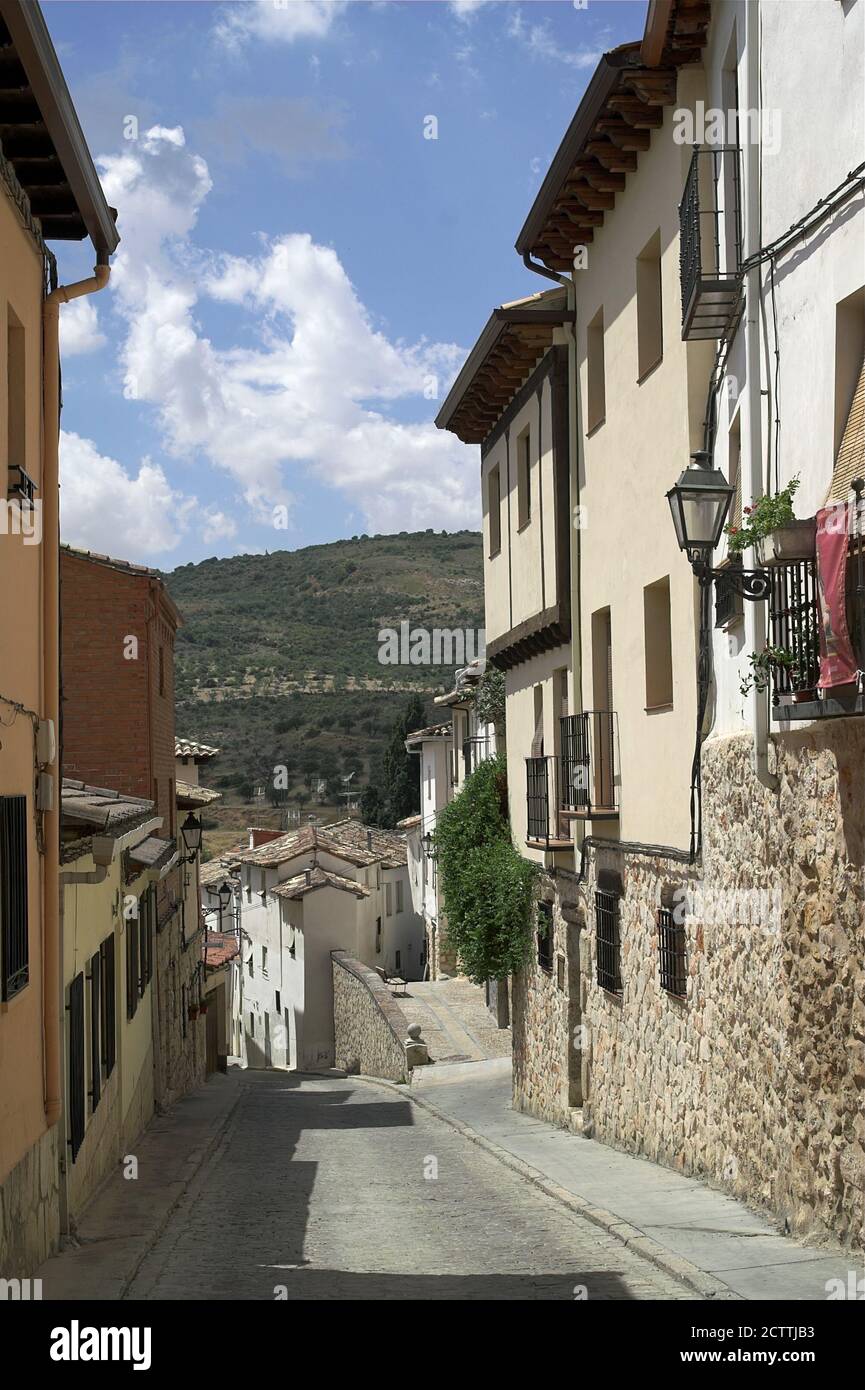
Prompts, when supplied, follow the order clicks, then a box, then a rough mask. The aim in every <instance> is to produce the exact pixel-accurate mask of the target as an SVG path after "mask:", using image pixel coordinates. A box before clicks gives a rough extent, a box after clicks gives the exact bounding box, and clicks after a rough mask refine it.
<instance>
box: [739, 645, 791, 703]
mask: <svg viewBox="0 0 865 1390" xmlns="http://www.w3.org/2000/svg"><path fill="white" fill-rule="evenodd" d="M748 660H749V662H750V663H751V670H750V671H749V672H748V674H747V675H746V676H743V678H742V680H741V681H740V683H739V689H740V690H741V692H742V694H743V695H748V694H749V693H750V691H751V690H752V689H753V690H756V691H757V692H758V693H759V694H762V693H763V691H764V690H767V689H768V687H769V680H770V678H771V675H772V671H773V670H784V671H791V670H792V669H793V667H794V666H795V663H796V657H795V656H794V654H793V652H791V651H790V650H789V648H787V647H773V646H770V645H769V643H767V644H766V646H765V647H764V648H763V650H762V651H761V652H751V654H750V656H749V657H748Z"/></svg>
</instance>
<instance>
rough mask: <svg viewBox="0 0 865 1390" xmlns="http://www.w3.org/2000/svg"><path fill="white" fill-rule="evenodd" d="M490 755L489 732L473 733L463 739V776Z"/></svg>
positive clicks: (467, 774) (471, 771) (472, 770)
mask: <svg viewBox="0 0 865 1390" xmlns="http://www.w3.org/2000/svg"><path fill="white" fill-rule="evenodd" d="M492 755H493V752H492V739H491V738H490V736H489V734H474V735H473V736H472V737H471V738H466V739H463V776H464V777H468V776H470V775H471V773H473V772H474V770H475V768H477V767H479V766H480V764H481V763H483V762H486V761H487V759H488V758H491V757H492Z"/></svg>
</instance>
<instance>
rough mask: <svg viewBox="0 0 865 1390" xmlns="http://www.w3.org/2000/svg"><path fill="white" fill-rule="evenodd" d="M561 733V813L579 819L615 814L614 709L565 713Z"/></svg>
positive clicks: (617, 790) (616, 794)
mask: <svg viewBox="0 0 865 1390" xmlns="http://www.w3.org/2000/svg"><path fill="white" fill-rule="evenodd" d="M559 727H560V730H561V748H562V755H561V762H562V771H561V779H560V782H561V800H560V806H561V809H562V810H563V811H567V812H569V813H570V814H572V815H578V816H586V817H590V816H594V815H596V814H599V813H604V814H606V815H611V814H615V813H617V811H618V808H619V787H618V781H619V769H618V756H617V753H618V736H617V722H616V713H615V711H614V710H605V709H595V710H584V711H583V712H582V713H581V714H567V715H565V716H564V717H563V718H562V719H561V720H560V721H559Z"/></svg>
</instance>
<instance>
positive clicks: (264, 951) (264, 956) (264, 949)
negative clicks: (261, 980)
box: [261, 946, 267, 975]
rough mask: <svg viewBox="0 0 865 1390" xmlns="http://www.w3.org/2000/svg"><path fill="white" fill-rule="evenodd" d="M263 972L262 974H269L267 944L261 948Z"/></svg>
mask: <svg viewBox="0 0 865 1390" xmlns="http://www.w3.org/2000/svg"><path fill="white" fill-rule="evenodd" d="M261 973H262V975H267V947H266V946H262V948H261Z"/></svg>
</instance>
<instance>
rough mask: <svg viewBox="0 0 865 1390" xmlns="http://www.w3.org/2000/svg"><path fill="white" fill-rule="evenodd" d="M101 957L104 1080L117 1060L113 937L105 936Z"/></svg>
mask: <svg viewBox="0 0 865 1390" xmlns="http://www.w3.org/2000/svg"><path fill="white" fill-rule="evenodd" d="M99 954H100V956H101V957H102V968H101V970H100V976H101V984H102V1064H103V1066H104V1067H105V1080H106V1081H107V1080H108V1078H109V1076H110V1075H111V1073H112V1072H113V1070H114V1063H115V1061H116V1060H117V1020H116V1017H115V1011H114V988H115V985H114V937H113V936H106V938H105V940H104V941H103V943H102V945H101V946H100V947H99Z"/></svg>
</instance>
